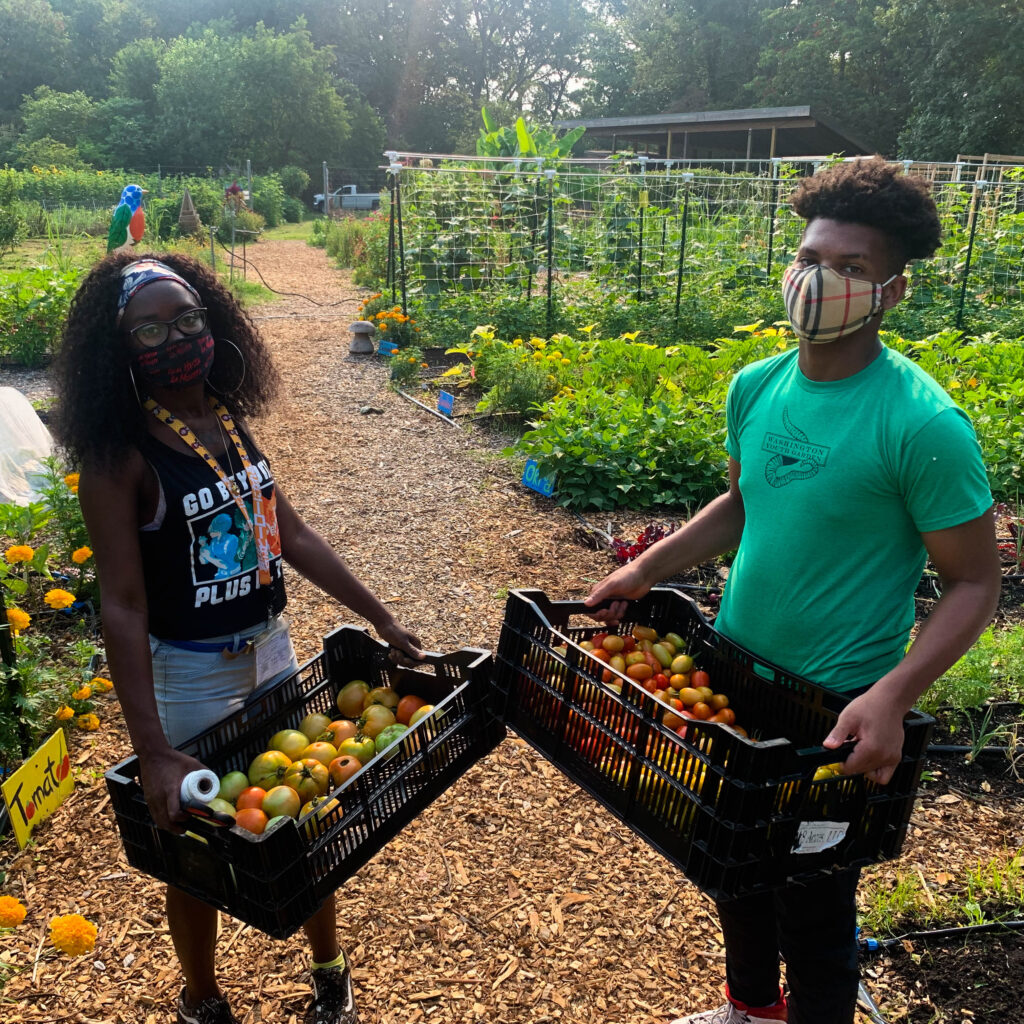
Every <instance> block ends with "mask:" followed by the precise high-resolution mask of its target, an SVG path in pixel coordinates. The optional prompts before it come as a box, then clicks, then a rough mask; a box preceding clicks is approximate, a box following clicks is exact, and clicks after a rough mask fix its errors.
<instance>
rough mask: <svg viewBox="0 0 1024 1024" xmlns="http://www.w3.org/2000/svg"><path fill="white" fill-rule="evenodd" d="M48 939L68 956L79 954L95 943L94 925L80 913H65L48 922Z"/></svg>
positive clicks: (88, 949)
mask: <svg viewBox="0 0 1024 1024" xmlns="http://www.w3.org/2000/svg"><path fill="white" fill-rule="evenodd" d="M50 941H51V942H52V943H53V944H54V945H55V946H56V947H57V948H58V949H59V950H60V951H61V952H62V953H67V954H68V956H81V955H82V954H83V953H88V952H89V951H90V950H91V949H92V948H93V947H94V946H95V945H96V925H94V924H93V923H92V922H91V921H87V920H86V919H85V918H84V917H82V915H81V914H65V915H64V916H63V917H55V918H54V919H53V920H52V921H51V922H50Z"/></svg>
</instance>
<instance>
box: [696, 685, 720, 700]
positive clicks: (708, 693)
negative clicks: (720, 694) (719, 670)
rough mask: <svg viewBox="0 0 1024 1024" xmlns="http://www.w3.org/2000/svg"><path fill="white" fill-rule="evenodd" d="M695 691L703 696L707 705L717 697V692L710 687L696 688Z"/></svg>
mask: <svg viewBox="0 0 1024 1024" xmlns="http://www.w3.org/2000/svg"><path fill="white" fill-rule="evenodd" d="M694 689H695V690H696V691H697V692H698V693H699V694H700V695H701V698H702V699H703V700H704V702H705V703H706V702H707V701H709V700H711V698H712V697H714V695H715V691H714V690H712V689H711V687H710V686H696V687H694Z"/></svg>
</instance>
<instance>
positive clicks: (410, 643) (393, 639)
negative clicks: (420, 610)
mask: <svg viewBox="0 0 1024 1024" xmlns="http://www.w3.org/2000/svg"><path fill="white" fill-rule="evenodd" d="M377 632H378V633H380V638H381V639H382V640H385V641H386V642H387V643H389V644H390V645H391V646H392V647H397V648H398V649H399V650H401V651H404V652H405V653H406V654H408V655H409V656H410V657H411V658H415V659H416V660H417V661H422V659H423V651H422V650H421V642H420V638H419V637H418V636H415V635H414V634H412V633H410V632H409V630H407V629H406V628H405V627H404V626H402V625H400V624H399V623H398V622H396V621H395V620H394V619H392V620H391V621H390V622H388V623H386V624H385V625H383V626H377Z"/></svg>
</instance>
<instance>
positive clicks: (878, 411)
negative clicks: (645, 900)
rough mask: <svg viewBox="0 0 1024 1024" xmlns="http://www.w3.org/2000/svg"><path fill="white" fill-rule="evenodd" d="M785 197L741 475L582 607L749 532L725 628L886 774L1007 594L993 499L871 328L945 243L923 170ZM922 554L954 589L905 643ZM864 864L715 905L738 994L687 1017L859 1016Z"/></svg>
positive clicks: (846, 167)
mask: <svg viewBox="0 0 1024 1024" xmlns="http://www.w3.org/2000/svg"><path fill="white" fill-rule="evenodd" d="M791 202H792V205H793V209H794V210H795V211H796V213H797V214H798V215H799V216H801V217H802V218H803V219H804V220H805V221H806V222H807V226H806V228H805V231H804V235H803V238H802V240H801V245H800V249H799V251H798V253H797V256H796V259H795V261H794V263H793V265H792V266H791V267H789V268H787V270H786V272H785V275H784V277H783V295H784V298H785V300H786V307H787V312H788V315H789V318H790V321H791V323H792V326H793V330H794V332H795V333H796V335H797V337H798V338H799V347H798V348H797V349H791V350H789V351H786V352H783V353H781V354H780V355H776V356H773V357H771V358H769V359H765V360H762V361H760V362H758V363H754V364H752V365H750V366H746V367H744V368H743V369H742V370H741V371H740V372H739V373H738V374H737V375H736V377H735V378H734V380H733V382H732V385H731V387H730V390H729V397H728V400H727V405H726V420H727V427H728V439H727V448H728V451H729V456H730V458H729V489H728V491H727V492H726V493H725V494H723V495H721V496H719V497H718V498H717V499H715V501H713V502H712V503H711V504H709V505H708V506H707V507H706V508H704V509H703V510H702V511H701V512H700V513H699V514H698V515H696V516H695V517H694V518H693V519H692V520H691V521H690V522H689V523H688V524H687V525H686V526H685V527H684V528H683V529H682V530H680V531H678V532H677V533H675V534H673V535H672V536H671V537H669V538H668V539H666V540H664V541H662V542H661V543H659V544H657V545H656V546H655V547H653V548H651V549H649V550H648V551H646V552H645V553H644V554H643V555H641V556H640V557H639V558H638V559H637V560H636V561H634V562H632V563H630V564H629V565H626V566H623V567H622V568H621V569H618V570H617V571H616V572H614V573H612V574H611V575H610V576H608V577H606V578H605V579H604V580H602V581H601V582H600V583H599V584H597V586H596V587H595V588H594V589H593V591H592V592H591V594H590V596H589V597H588V598H587V603H588V604H590V605H592V606H593V605H597V604H599V603H601V602H603V601H605V600H607V599H613V598H620V599H635V598H638V597H641V596H642V595H643V594H645V593H646V592H647V591H648V590H649V589H650V587H651V586H653V585H654V584H655V583H656V582H657V581H659V580H662V579H665V578H666V577H668V576H671V575H673V574H675V573H679V572H682V571H684V570H685V569H687V568H689V567H690V566H693V565H697V564H699V563H701V562H704V561H707V560H708V559H711V558H714V557H715V556H717V555H720V554H723V553H725V552H727V551H731V550H733V549H737V553H736V558H735V561H734V562H733V566H732V570H731V572H730V575H729V579H728V583H727V585H726V587H725V593H724V595H723V600H722V607H721V611H720V614H719V616H718V619H717V622H716V628H718V629H719V630H720V631H721V632H722V633H723V634H725V635H726V636H728V637H730V638H731V639H732V640H734V641H735V642H736V643H738V644H740V645H741V646H742V647H745V648H747V649H748V650H751V651H753V652H755V653H756V654H759V655H761V656H762V657H763V658H764V659H765V660H766V661H770V662H774V663H776V664H778V665H781V666H782V667H784V668H786V669H788V670H789V671H791V672H793V673H795V674H797V675H800V676H803V677H804V678H807V679H810V680H811V681H813V682H815V683H818V684H820V685H823V686H827V687H829V688H831V689H833V690H836V691H839V692H842V693H844V694H847V695H849V696H850V697H851V698H852V699H851V701H850V703H849V704H848V705H847V706H846V708H845V710H844V711H843V713H842V714H841V715H840V717H839V719H838V721H837V723H836V725H835V728H834V729H833V730H832V731H831V732H830V733H829V735H828V736H827V737H822V740H823V742H824V744H825V746H826V747H830V748H836V747H838V746H839V745H840V744H841V743H842V742H843V741H844V740H846V739H847V738H848V737H849V738H852V739H854V740H855V741H856V748H855V749H854V751H853V753H851V755H850V757H849V759H848V760H847V762H846V764H845V768H844V771H845V773H846V774H849V775H854V774H864V775H866V776H867V777H868V778H869V779H871V780H872V781H874V782H876V783H878V784H879V785H885V784H886V783H887V782H888V781H889V779H890V778H891V777H892V773H893V770H894V768H895V766H896V765H897V764H898V763H899V759H900V753H901V748H902V742H903V726H902V719H903V716H904V714H905V713H906V712H907V711H908V710H909V709H910V708H911V707H912V705H913V704H914V702H915V701H916V700H917V698H918V697H919V696H920V695H921V694H922V693H923V692H924V691H925V690H926V689H927V688H928V687H929V686H930V685H931V684H932V683H933V682H934V681H935V679H937V678H938V677H939V676H940V675H941V674H942V673H943V672H944V671H945V670H946V669H947V668H948V667H949V666H950V665H952V664H953V663H954V662H955V661H956V660H957V659H958V658H959V657H960V656H961V655H962V654H963V653H964V651H966V650H967V649H968V647H970V645H971V644H972V643H973V642H974V641H975V639H976V638H977V637H978V635H979V633H980V632H981V630H982V629H983V628H984V627H985V624H986V623H987V622H988V621H989V619H990V618H991V616H992V614H993V612H994V611H995V608H996V605H997V602H998V597H999V586H1000V570H999V560H998V553H997V550H996V544H995V528H994V519H993V515H992V510H991V505H992V497H991V494H990V492H989V488H988V483H987V478H986V474H985V467H984V465H983V463H982V458H981V451H980V449H979V447H978V443H977V440H976V438H975V436H974V431H973V428H972V427H971V424H970V422H969V420H968V419H967V416H966V415H965V414H964V413H963V412H962V410H960V409H959V408H958V407H957V406H956V405H955V403H954V402H953V401H952V400H951V399H950V398H949V397H948V396H947V395H946V394H945V392H943V391H942V389H941V388H940V387H939V386H938V385H937V384H936V383H935V382H934V381H933V380H932V379H931V378H930V377H929V376H928V375H927V374H925V373H924V372H923V371H922V370H921V369H919V368H918V367H917V366H916V365H915V364H914V363H912V362H911V361H910V360H908V359H906V358H904V357H903V356H900V355H898V354H897V353H895V352H893V351H891V350H889V349H888V348H886V347H885V346H884V345H883V344H882V342H881V341H880V339H879V337H878V331H879V327H880V324H881V320H882V314H883V313H884V311H885V310H887V309H891V308H892V307H893V306H895V305H896V304H897V303H898V302H899V301H900V300H901V299H902V298H903V295H904V292H905V290H906V287H907V280H906V278H905V277H904V276H903V270H904V268H905V266H906V264H907V261H908V260H910V259H923V258H927V257H929V256H931V255H932V254H933V253H934V252H935V249H936V248H937V246H938V243H939V232H940V228H939V220H938V214H937V212H936V210H935V205H934V203H933V202H932V199H931V197H930V195H929V193H928V190H927V187H926V186H925V185H924V184H923V183H921V182H918V181H916V180H913V179H910V178H907V177H905V176H903V175H901V174H899V173H898V171H897V169H896V168H895V167H891V166H889V165H887V164H886V163H885V162H884V161H883V160H882V159H881V158H879V157H875V158H872V159H870V160H862V161H858V162H854V163H845V164H839V165H836V166H834V167H831V168H829V169H827V170H825V171H823V172H821V173H819V174H817V175H815V176H814V177H813V178H808V179H806V180H804V181H803V182H802V183H801V184H800V186H799V187H798V188H797V190H796V192H795V193H794V195H793V197H792V200H791ZM926 558H928V559H930V560H931V562H932V564H933V565H934V566H935V568H936V570H937V571H938V573H939V575H940V576H941V577H942V580H943V591H942V597H941V599H940V600H939V601H938V602H937V604H936V605H935V607H934V609H933V611H932V613H931V615H930V616H929V618H928V619H927V621H926V622H925V623H924V625H923V626H922V628H921V630H920V632H919V633H918V635H917V638H916V640H915V641H914V643H913V645H912V646H911V647H910V649H909V651H906V643H907V640H908V638H909V634H910V630H911V628H912V626H913V624H914V591H915V588H916V585H917V582H918V580H919V579H920V576H921V571H922V569H923V568H924V565H925V561H926ZM624 609H625V605H624V604H623V603H622V601H618V600H617V601H614V602H613V603H612V605H611V607H610V609H609V610H607V611H604V612H597V613H595V618H599V619H601V620H603V621H606V622H616V621H618V619H619V618H621V616H622V614H623V611H624ZM905 651H906V653H905ZM858 874H859V872H857V871H855V870H853V871H837V872H834V873H833V874H831V875H829V876H826V877H825V878H823V879H821V880H819V881H816V882H814V883H813V884H808V885H792V886H788V887H785V888H783V889H780V890H778V891H777V892H775V893H773V894H767V895H765V896H757V897H749V898H741V899H738V900H732V901H729V902H727V903H721V904H719V907H718V909H719V916H720V919H721V923H722V931H723V934H724V936H725V946H726V981H727V988H726V996H727V1002H726V1003H725V1005H724V1006H722V1007H720V1008H718V1009H715V1010H708V1011H704V1012H702V1013H697V1014H694V1015H691V1016H689V1017H686V1018H684V1019H683V1020H682V1021H677V1022H673V1024H766V1022H768V1021H786V1020H788V1021H789V1022H790V1024H852V1021H853V1018H854V1010H855V1006H856V1000H857V984H858V971H857V948H856V943H855V938H854V936H855V926H856V886H857V880H858ZM780 954H781V956H782V958H783V959H784V960H785V962H786V980H787V983H788V989H789V994H788V1002H787V997H786V996H785V995H784V994H783V992H782V990H781V988H780V987H779V978H780V973H779V957H780Z"/></svg>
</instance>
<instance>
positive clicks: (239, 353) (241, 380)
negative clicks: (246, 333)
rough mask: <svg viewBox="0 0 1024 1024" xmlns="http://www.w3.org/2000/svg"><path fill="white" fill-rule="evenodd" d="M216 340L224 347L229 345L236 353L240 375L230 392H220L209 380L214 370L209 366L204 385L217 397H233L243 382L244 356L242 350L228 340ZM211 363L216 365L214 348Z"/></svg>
mask: <svg viewBox="0 0 1024 1024" xmlns="http://www.w3.org/2000/svg"><path fill="white" fill-rule="evenodd" d="M218 340H219V341H222V342H224V344H225V345H230V346H231V347H232V348H233V349H234V350H235V351H236V352H237V353H238V361H239V362H240V363H241V364H242V375H241V376H240V377H239V378H238V383H237V384H236V385H235V386H234V387H233V388H232V389H231V390H230V391H221V390H220V388H218V387H215V386H214V384H213V382H212V380H211V379H210V378H211V377H212V376H213V369H214V367H213V366H211V367H210V373H209V375H208V376H207V378H206V383H207V384H208V385H209V386H210V388H211V390H213V391H216V392H217V394H218V395H223V396H227V395H233V394H234V393H235V392H236V391H237V390H238V389H239V388H240V387H241V386H242V383H243V381H244V380H245V370H246V366H245V356H244V355H243V354H242V350H241V349H240V348H239V347H238V346H237V345H236V344H235V343H234V342H233V341H232V340H231V339H230V338H220V339H218ZM213 361H214V366H216V364H217V350H216V348H214V355H213Z"/></svg>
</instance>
